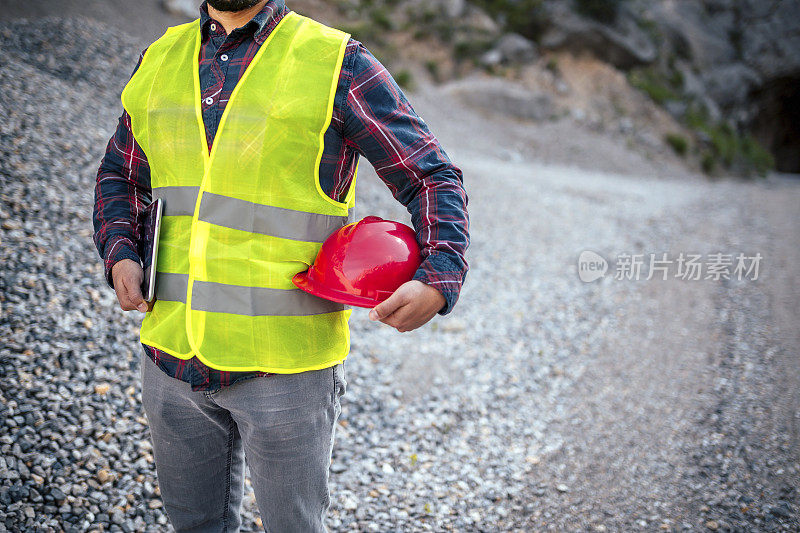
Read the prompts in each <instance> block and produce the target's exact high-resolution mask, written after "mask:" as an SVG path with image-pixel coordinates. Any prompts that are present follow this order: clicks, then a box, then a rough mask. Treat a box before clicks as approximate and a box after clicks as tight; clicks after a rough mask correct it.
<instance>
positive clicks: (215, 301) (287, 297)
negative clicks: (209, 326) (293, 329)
mask: <svg viewBox="0 0 800 533" xmlns="http://www.w3.org/2000/svg"><path fill="white" fill-rule="evenodd" d="M188 282H189V276H188V275H187V274H167V273H165V272H159V273H158V274H156V298H157V299H159V300H165V301H172V302H183V303H186V287H187V284H188ZM344 308H345V307H344V305H342V304H339V303H335V302H331V301H328V300H324V299H322V298H318V297H316V296H313V295H311V294H308V293H305V292H303V291H301V290H300V289H288V290H283V289H268V288H265V287H242V286H239V285H226V284H224V283H211V282H208V281H195V282H194V284H193V285H192V309H195V310H197V311H209V312H212V313H233V314H236V315H247V316H308V315H319V314H322V313H332V312H334V311H342V310H344Z"/></svg>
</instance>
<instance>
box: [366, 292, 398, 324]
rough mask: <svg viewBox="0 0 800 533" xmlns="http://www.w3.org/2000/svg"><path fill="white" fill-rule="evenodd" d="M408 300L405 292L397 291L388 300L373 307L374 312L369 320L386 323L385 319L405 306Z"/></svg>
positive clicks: (370, 313) (370, 314)
mask: <svg viewBox="0 0 800 533" xmlns="http://www.w3.org/2000/svg"><path fill="white" fill-rule="evenodd" d="M406 300H407V299H406V297H405V295H404V294H403V291H402V290H400V289H397V290H396V291H394V292H393V293H392V295H391V296H389V297H388V298H387V299H386V300H384V301H383V302H381V303H379V304H378V305H376V306H375V307H373V308H372V310H370V312H369V319H370V320H380V321H381V322H384V320H385V319H387V318H388V317H389V316H390V315H391V314H392V313H394V312H395V311H396V310H397V309H399V308H400V307H401V306H402V305H403V304H405V303H406ZM384 323H386V322H384Z"/></svg>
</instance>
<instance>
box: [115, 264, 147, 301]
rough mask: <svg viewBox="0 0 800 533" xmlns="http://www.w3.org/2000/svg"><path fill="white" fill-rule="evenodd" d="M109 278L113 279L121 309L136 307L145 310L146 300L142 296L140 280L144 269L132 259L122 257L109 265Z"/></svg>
mask: <svg viewBox="0 0 800 533" xmlns="http://www.w3.org/2000/svg"><path fill="white" fill-rule="evenodd" d="M111 278H112V279H113V280H114V290H115V291H117V300H119V306H120V307H121V308H122V310H123V311H133V310H134V309H138V310H139V311H141V312H142V313H145V312H147V302H145V301H144V298H143V297H142V280H144V271H143V270H142V267H141V265H139V263H137V262H136V261H134V260H132V259H123V260H121V261H119V262H117V263H115V264H114V266H113V267H111Z"/></svg>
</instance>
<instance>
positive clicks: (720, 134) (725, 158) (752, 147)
mask: <svg viewBox="0 0 800 533" xmlns="http://www.w3.org/2000/svg"><path fill="white" fill-rule="evenodd" d="M686 122H687V124H688V125H689V126H690V127H691V128H692V129H694V130H695V131H697V132H698V133H699V135H700V136H701V137H703V138H705V139H706V142H707V144H708V149H707V150H705V151H704V152H703V155H702V156H701V166H702V168H703V171H705V172H707V173H710V172H712V171H713V170H714V168H715V167H716V162H717V161H719V162H720V163H722V165H723V166H724V167H725V168H728V169H731V168H733V169H736V170H737V171H740V172H742V173H743V174H745V175H750V174H752V173H756V174H758V175H760V176H763V175H765V174H766V173H767V172H768V171H769V170H771V169H772V168H773V167H774V166H775V160H774V159H773V157H772V154H770V153H769V152H768V151H767V150H766V149H765V148H764V147H763V146H761V144H760V143H759V142H758V141H757V140H756V139H755V138H753V136H752V135H750V134H747V133H741V132H739V131H737V130H736V129H734V128H733V127H731V125H730V124H727V123H724V122H721V123H720V122H717V123H715V122H711V121H710V120H709V118H708V113H707V112H706V110H705V109H704V108H699V107H697V106H692V107H690V109H689V111H687V113H686Z"/></svg>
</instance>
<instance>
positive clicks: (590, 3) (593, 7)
mask: <svg viewBox="0 0 800 533" xmlns="http://www.w3.org/2000/svg"><path fill="white" fill-rule="evenodd" d="M623 2H624V0H575V8H576V10H577V11H578V13H580V14H581V15H584V16H586V17H589V18H593V19H595V20H598V21H600V22H605V23H612V22H614V21H615V20H617V15H618V14H619V7H620V5H622V3H623Z"/></svg>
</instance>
